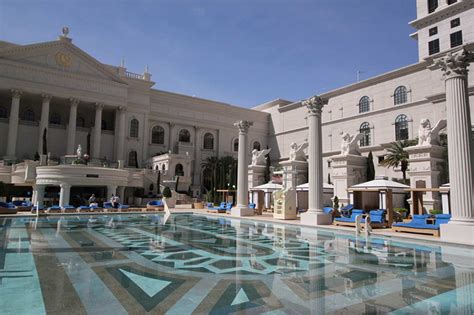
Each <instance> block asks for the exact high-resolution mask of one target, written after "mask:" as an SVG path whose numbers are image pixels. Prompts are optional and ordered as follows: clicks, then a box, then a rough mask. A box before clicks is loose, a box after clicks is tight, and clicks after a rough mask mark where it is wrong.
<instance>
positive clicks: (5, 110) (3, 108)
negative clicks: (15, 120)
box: [0, 106, 7, 118]
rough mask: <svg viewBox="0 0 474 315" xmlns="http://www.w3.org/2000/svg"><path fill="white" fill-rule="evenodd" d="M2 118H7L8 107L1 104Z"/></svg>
mask: <svg viewBox="0 0 474 315" xmlns="http://www.w3.org/2000/svg"><path fill="white" fill-rule="evenodd" d="M0 118H7V109H6V108H5V107H3V106H0Z"/></svg>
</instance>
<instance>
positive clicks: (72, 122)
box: [66, 98, 79, 155]
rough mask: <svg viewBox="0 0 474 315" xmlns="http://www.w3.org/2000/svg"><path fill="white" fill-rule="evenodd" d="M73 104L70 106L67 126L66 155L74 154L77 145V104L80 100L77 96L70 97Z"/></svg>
mask: <svg viewBox="0 0 474 315" xmlns="http://www.w3.org/2000/svg"><path fill="white" fill-rule="evenodd" d="M69 101H70V102H71V106H70V108H69V124H68V126H67V147H66V148H67V149H66V155H73V154H74V146H75V145H76V121H77V106H78V105H79V100H78V99H75V98H71V99H69Z"/></svg>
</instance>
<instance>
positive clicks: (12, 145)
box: [7, 90, 23, 159]
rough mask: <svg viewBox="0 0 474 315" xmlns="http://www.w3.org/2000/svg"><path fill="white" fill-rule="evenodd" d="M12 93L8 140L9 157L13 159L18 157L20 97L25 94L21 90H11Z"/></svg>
mask: <svg viewBox="0 0 474 315" xmlns="http://www.w3.org/2000/svg"><path fill="white" fill-rule="evenodd" d="M11 93H12V107H11V110H10V119H9V121H8V142H7V157H8V158H11V159H15V158H16V142H17V136H18V121H19V116H18V114H19V112H20V98H21V94H23V92H22V91H20V90H11Z"/></svg>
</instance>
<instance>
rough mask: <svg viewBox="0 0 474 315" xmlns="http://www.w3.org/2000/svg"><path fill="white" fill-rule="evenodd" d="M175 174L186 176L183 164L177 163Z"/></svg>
mask: <svg viewBox="0 0 474 315" xmlns="http://www.w3.org/2000/svg"><path fill="white" fill-rule="evenodd" d="M174 175H175V176H184V169H183V165H182V164H176V166H175V167H174Z"/></svg>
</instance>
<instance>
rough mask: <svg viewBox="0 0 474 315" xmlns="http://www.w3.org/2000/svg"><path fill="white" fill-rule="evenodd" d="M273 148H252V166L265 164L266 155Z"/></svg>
mask: <svg viewBox="0 0 474 315" xmlns="http://www.w3.org/2000/svg"><path fill="white" fill-rule="evenodd" d="M271 150H272V149H265V150H262V151H258V150H257V149H253V150H252V166H255V165H265V156H266V155H267V154H268V153H270V151H271Z"/></svg>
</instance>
